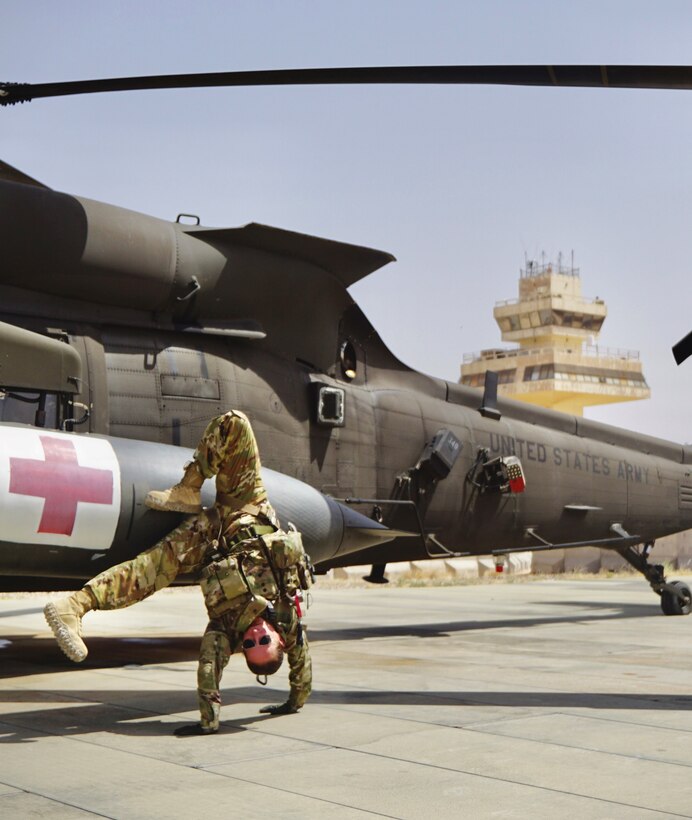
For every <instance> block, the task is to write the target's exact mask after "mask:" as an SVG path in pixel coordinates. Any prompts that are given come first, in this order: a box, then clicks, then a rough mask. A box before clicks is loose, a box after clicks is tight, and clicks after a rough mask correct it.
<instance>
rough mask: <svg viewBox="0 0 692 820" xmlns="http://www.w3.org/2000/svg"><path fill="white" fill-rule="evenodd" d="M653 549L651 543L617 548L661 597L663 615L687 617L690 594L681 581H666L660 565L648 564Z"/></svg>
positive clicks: (690, 604)
mask: <svg viewBox="0 0 692 820" xmlns="http://www.w3.org/2000/svg"><path fill="white" fill-rule="evenodd" d="M653 547H654V542H653V541H647V542H646V543H645V544H642V545H641V546H638V545H633V546H628V547H620V548H618V550H617V551H618V552H619V553H620V555H622V557H623V558H624V559H625V561H627V563H628V564H631V565H632V566H633V567H634V568H635V569H636V570H637V571H638V572H641V574H642V575H643V576H644V577H645V578H646V580H647V581H648V582H649V584H650V585H651V589H653V591H654V592H655V593H656V594H657V595H660V596H661V609H662V610H663V614H664V615H689V614H690V612H692V592H691V591H690V588H689V587H688V586H687V584H685V583H683V582H682V581H668V580H666V576H665V574H664V570H663V566H662V565H661V564H650V563H649V561H648V559H649V555H650V554H651V550H652V549H653Z"/></svg>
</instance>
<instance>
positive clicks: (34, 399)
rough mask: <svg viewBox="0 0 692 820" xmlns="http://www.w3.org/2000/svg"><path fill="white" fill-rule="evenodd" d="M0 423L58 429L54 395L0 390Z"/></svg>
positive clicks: (56, 406)
mask: <svg viewBox="0 0 692 820" xmlns="http://www.w3.org/2000/svg"><path fill="white" fill-rule="evenodd" d="M0 421H14V422H18V423H19V424H32V425H34V426H35V427H48V428H49V429H52V430H56V429H57V428H58V397H57V394H56V393H32V392H23V391H15V390H2V389H0Z"/></svg>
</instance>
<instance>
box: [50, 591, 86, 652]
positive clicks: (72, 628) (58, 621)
mask: <svg viewBox="0 0 692 820" xmlns="http://www.w3.org/2000/svg"><path fill="white" fill-rule="evenodd" d="M92 609H96V599H95V598H94V596H93V594H92V593H91V591H90V590H89V589H88V587H84V589H80V590H79V592H75V593H74V595H70V597H69V598H61V599H60V600H58V601H51V602H50V603H48V604H46V606H45V607H44V609H43V614H44V616H45V618H46V621H48V626H50V628H51V629H52V630H53V634H54V635H55V639H56V640H57V642H58V646H59V647H60V648H61V649H62V651H63V652H64V653H65V654H66V655H67V657H68V658H69V659H70V660H71V661H74V662H75V663H80V662H81V661H83V660H84V658H86V656H87V652H88V650H87V648H86V644H85V643H84V641H83V640H82V618H83V617H84V615H86V613H87V612H90V611H91V610H92Z"/></svg>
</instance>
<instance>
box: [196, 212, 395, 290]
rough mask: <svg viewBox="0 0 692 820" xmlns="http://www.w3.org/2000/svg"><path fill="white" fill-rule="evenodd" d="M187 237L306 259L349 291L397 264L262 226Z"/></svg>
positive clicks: (378, 254) (370, 251) (357, 248)
mask: <svg viewBox="0 0 692 820" xmlns="http://www.w3.org/2000/svg"><path fill="white" fill-rule="evenodd" d="M185 233H188V234H190V235H191V236H194V237H196V238H199V239H207V240H209V241H211V242H221V243H224V242H227V243H228V244H230V245H241V246H244V247H248V248H255V249H256V250H263V251H268V252H269V253H276V254H279V255H281V256H289V257H293V258H296V259H302V260H304V261H305V262H310V263H311V264H313V265H316V266H317V267H318V268H322V269H323V270H326V271H328V272H329V273H331V274H332V275H333V276H335V277H336V278H337V279H338V280H339V281H340V282H341V283H342V284H343V285H344V287H347V288H348V287H350V286H351V285H353V284H354V283H355V282H358V281H359V280H360V279H363V278H364V277H365V276H367V275H368V274H370V273H372V272H373V271H376V270H377V269H378V268H381V267H382V266H383V265H386V264H387V263H388V262H393V261H395V257H393V256H392V254H391V253H386V252H385V251H378V250H375V249H374V248H366V247H363V246H361V245H351V244H349V243H347V242H335V241H334V240H333V239H323V238H322V237H319V236H310V235H309V234H304V233H297V232H296V231H286V230H283V229H282V228H272V227H271V226H269V225H261V224H259V223H258V222H250V223H249V224H248V225H243V226H242V227H241V228H197V227H196V226H191V227H188V228H186V229H185Z"/></svg>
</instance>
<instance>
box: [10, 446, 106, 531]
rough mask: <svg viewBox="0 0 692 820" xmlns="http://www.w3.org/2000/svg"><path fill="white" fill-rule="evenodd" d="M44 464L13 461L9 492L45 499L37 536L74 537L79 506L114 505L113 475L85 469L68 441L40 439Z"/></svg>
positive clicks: (33, 461) (94, 468)
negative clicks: (56, 535)
mask: <svg viewBox="0 0 692 820" xmlns="http://www.w3.org/2000/svg"><path fill="white" fill-rule="evenodd" d="M39 438H40V440H41V445H42V446H43V452H44V454H45V457H46V458H45V460H44V461H41V460H40V459H34V458H10V488H9V489H10V492H11V493H16V494H18V495H33V496H37V497H38V498H44V499H45V502H44V505H43V514H42V515H41V521H40V523H39V525H38V532H50V533H58V534H60V535H72V530H73V528H74V525H75V520H76V518H77V504H78V502H79V501H86V502H88V503H90V504H112V503H113V473H112V471H111V470H99V469H97V468H96V467H82V466H81V465H80V464H79V462H78V461H77V451H76V450H75V446H74V444H73V442H71V441H69V440H68V439H61V438H53V437H51V436H39Z"/></svg>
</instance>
